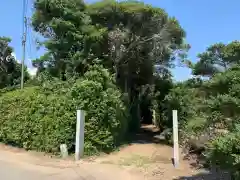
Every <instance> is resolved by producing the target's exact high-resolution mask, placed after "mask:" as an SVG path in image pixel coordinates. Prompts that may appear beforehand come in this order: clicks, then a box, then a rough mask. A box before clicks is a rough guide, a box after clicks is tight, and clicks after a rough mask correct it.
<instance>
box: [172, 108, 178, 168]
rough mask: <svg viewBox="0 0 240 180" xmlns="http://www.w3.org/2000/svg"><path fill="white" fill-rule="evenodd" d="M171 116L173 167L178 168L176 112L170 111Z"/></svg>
mask: <svg viewBox="0 0 240 180" xmlns="http://www.w3.org/2000/svg"><path fill="white" fill-rule="evenodd" d="M172 115H173V161H174V162H173V163H174V167H175V168H177V167H178V166H179V144H178V116H177V110H173V111H172Z"/></svg>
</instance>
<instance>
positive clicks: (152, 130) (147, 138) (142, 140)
mask: <svg viewBox="0 0 240 180" xmlns="http://www.w3.org/2000/svg"><path fill="white" fill-rule="evenodd" d="M159 135H160V130H159V128H157V127H156V126H154V125H145V124H142V126H141V128H140V130H139V131H138V132H137V133H132V134H129V136H128V144H132V143H135V144H153V143H155V144H167V142H165V141H164V140H161V139H160V138H159Z"/></svg>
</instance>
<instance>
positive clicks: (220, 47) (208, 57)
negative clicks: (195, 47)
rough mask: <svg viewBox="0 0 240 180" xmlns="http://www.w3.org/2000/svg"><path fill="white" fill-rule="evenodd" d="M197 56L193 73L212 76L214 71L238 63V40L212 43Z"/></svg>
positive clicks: (239, 58) (239, 49)
mask: <svg viewBox="0 0 240 180" xmlns="http://www.w3.org/2000/svg"><path fill="white" fill-rule="evenodd" d="M198 58H199V61H198V62H197V63H196V64H194V65H193V74H194V75H200V76H207V77H212V76H213V75H214V74H215V73H218V72H223V71H226V70H227V69H229V68H230V67H232V66H234V65H238V64H240V41H233V42H231V43H229V44H223V43H216V44H213V45H211V46H210V47H208V48H207V50H206V51H205V52H203V53H201V54H199V55H198Z"/></svg>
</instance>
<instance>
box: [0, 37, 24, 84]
mask: <svg viewBox="0 0 240 180" xmlns="http://www.w3.org/2000/svg"><path fill="white" fill-rule="evenodd" d="M10 42H11V39H10V38H7V37H0V88H4V87H7V86H13V85H17V84H19V83H20V77H21V65H20V64H19V63H18V62H17V61H16V60H15V58H14V57H13V56H12V53H13V49H12V48H11V47H10V46H9V43H10ZM27 78H28V76H26V79H27Z"/></svg>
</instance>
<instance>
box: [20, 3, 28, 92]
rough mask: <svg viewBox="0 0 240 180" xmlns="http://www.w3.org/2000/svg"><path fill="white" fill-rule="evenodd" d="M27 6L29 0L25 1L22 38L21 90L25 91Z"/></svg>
mask: <svg viewBox="0 0 240 180" xmlns="http://www.w3.org/2000/svg"><path fill="white" fill-rule="evenodd" d="M27 5H28V0H23V28H22V32H23V36H22V47H23V52H22V72H21V89H23V86H24V62H25V56H26V40H27Z"/></svg>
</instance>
